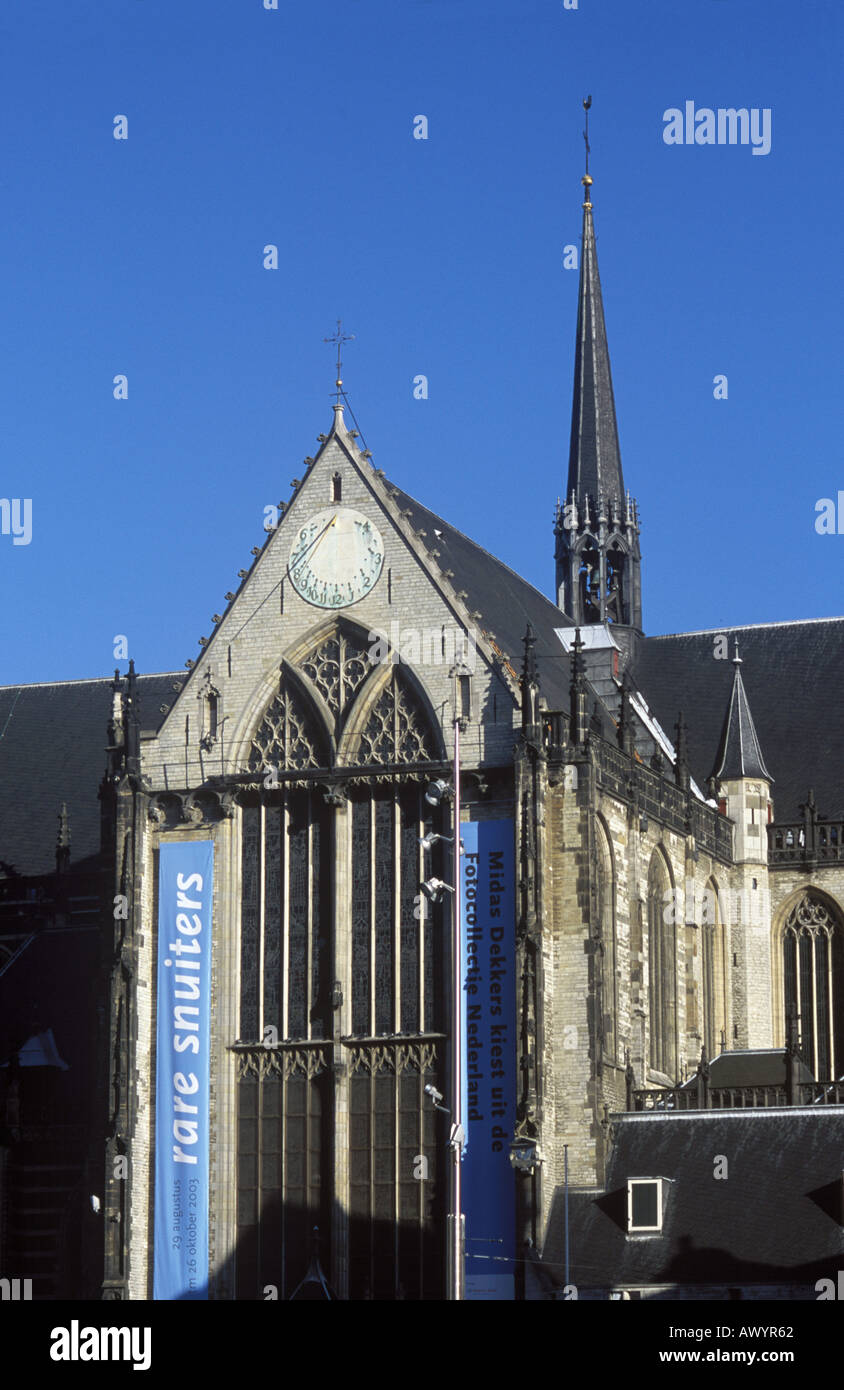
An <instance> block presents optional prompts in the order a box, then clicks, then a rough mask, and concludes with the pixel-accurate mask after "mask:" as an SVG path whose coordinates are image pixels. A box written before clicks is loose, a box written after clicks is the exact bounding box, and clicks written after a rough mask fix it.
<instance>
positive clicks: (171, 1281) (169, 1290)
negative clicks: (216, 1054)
mask: <svg viewBox="0 0 844 1390" xmlns="http://www.w3.org/2000/svg"><path fill="white" fill-rule="evenodd" d="M213 872H214V844H213V841H211V840H187V841H184V842H183V843H181V844H178V843H174V844H163V845H162V846H161V849H160V860H159V871H158V995H157V1011H158V1029H157V1046H156V1092H155V1244H154V1252H155V1259H154V1277H153V1298H158V1299H164V1298H178V1299H203V1298H207V1297H208V1128H209V1126H208V1110H209V1053H210V1026H209V1020H210V1008H209V998H210V993H211V892H212V888H213Z"/></svg>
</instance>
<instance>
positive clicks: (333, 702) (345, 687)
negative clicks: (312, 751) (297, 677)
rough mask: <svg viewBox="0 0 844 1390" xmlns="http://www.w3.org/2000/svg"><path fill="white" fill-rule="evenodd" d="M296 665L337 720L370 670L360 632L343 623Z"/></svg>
mask: <svg viewBox="0 0 844 1390" xmlns="http://www.w3.org/2000/svg"><path fill="white" fill-rule="evenodd" d="M299 666H300V669H301V670H302V671H304V672H305V675H306V676H308V677H309V678H310V680H312V681H313V683H314V685H315V686H316V688H317V690H318V691H319V693H320V695H321V696H322V698H323V700H324V701H325V703H326V705H327V706H328V708H329V709H330V710H331V713H332V714H333V715H334V716H335V718H336V719H337V721H338V723H339V721H340V720H341V719H342V718H343V716H344V714H345V712H346V709H347V708H348V706H349V704H350V703H351V700H352V699H353V697H354V694H355V692H356V690H357V689H358V688H359V686H361V685H362V684H363V682H364V681H365V680H366V677H367V676H368V675H369V672H370V671H371V670H372V666H371V663H370V660H369V649H368V647H367V646H366V643H365V641H364V638H363V634H362V633H360V632H358V631H356V630H354V629H352V628H350V627H347V626H346V625H345V624H341V625H340V626H339V627H338V628H337V629H336V631H335V632H333V633H332V634H331V636H329V637H325V638H323V640H322V641H321V642H320V643H319V645H318V646H316V647H315V648H314V650H313V651H312V652H310V653H309V655H308V656H306V657H305V659H304V660H303V661H301V662H300V663H299Z"/></svg>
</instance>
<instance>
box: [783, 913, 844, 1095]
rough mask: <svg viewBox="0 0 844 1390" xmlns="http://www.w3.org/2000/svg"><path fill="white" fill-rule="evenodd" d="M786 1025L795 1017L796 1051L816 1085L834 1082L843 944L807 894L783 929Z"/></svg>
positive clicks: (830, 917)
mask: <svg viewBox="0 0 844 1390" xmlns="http://www.w3.org/2000/svg"><path fill="white" fill-rule="evenodd" d="M783 976H784V983H785V991H784V992H785V1012H786V1019H787V1018H788V1016H789V1014H790V1013H791V1012H792V1011H795V1012H796V1014H797V1019H798V1026H799V1031H800V1050H801V1053H802V1056H803V1060H804V1061H805V1062H806V1064H807V1066H809V1067H810V1068H811V1070H812V1072H813V1073H814V1075H815V1077H816V1079H817V1080H819V1081H826V1080H828V1079H831V1078H832V1077H835V1076H836V1075H837V1074H838V1071H840V1069H841V1060H842V1057H844V1025H843V1024H842V1015H844V941H842V931H841V923H840V922H839V921H837V920H836V917H835V915H834V913H833V912H832V911H831V910H830V908H829V907H827V905H826V904H825V903H824V902H823V901H821V899H820V898H817V897H815V896H814V895H813V894H811V893H809V892H807V893H804V894H803V895H802V897H801V898H800V899H799V900H798V902H797V903H795V905H794V907H793V908H792V909H791V911H790V912H789V914H788V917H787V918H786V921H785V926H784V928H783Z"/></svg>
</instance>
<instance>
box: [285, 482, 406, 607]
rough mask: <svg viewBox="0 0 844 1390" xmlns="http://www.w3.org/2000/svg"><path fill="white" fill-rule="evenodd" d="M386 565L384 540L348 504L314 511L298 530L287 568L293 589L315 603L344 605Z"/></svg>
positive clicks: (360, 593)
mask: <svg viewBox="0 0 844 1390" xmlns="http://www.w3.org/2000/svg"><path fill="white" fill-rule="evenodd" d="M383 567H384V539H383V537H382V535H381V532H380V531H379V530H378V527H377V526H376V525H375V523H374V522H372V521H370V520H369V517H366V516H364V515H363V513H362V512H356V511H355V510H354V509H353V508H351V507H342V506H339V505H337V506H332V507H326V508H325V510H324V511H321V512H317V513H316V515H315V516H312V517H311V519H310V521H307V522H306V523H305V525H304V526H303V527H302V528H301V529H300V530H299V531H298V532H297V535H296V539H295V540H294V542H293V545H292V547H291V550H290V559H289V560H288V562H287V572H288V574H289V575H290V582H291V583H292V585H293V587H294V589H295V590H296V592H297V594H300V595H301V597H302V598H303V599H305V601H306V602H307V603H312V604H313V605H314V606H315V607H316V608H348V607H349V605H350V604H352V603H357V602H358V601H359V600H360V599H362V598H365V596H366V595H367V594H368V593H369V591H370V590H371V589H373V588H374V587H375V585H376V584H377V583H378V580H379V579H380V577H381V571H382V569H383Z"/></svg>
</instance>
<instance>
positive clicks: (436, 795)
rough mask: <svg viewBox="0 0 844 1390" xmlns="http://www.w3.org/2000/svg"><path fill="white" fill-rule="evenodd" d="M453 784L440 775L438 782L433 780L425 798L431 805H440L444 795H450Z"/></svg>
mask: <svg viewBox="0 0 844 1390" xmlns="http://www.w3.org/2000/svg"><path fill="white" fill-rule="evenodd" d="M451 792H452V786H451V783H450V782H444V781H443V779H442V778H441V777H438V778H437V780H436V782H432V783H431V784H430V786H429V787H428V789H427V791H426V792H425V800H426V801H427V802H428V805H429V806H439V804H440V802H441V801H442V799H443V797H444V796H450V795H451Z"/></svg>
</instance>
